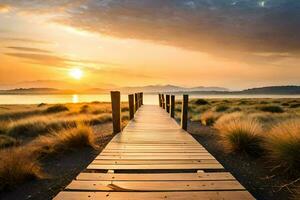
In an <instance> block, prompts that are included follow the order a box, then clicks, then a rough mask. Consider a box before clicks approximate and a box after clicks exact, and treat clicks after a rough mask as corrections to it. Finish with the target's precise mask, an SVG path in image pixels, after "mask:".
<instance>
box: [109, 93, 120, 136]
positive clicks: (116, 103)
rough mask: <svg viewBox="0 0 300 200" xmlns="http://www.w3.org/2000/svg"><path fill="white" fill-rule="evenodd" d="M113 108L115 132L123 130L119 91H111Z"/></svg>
mask: <svg viewBox="0 0 300 200" xmlns="http://www.w3.org/2000/svg"><path fill="white" fill-rule="evenodd" d="M110 95H111V108H112V120H113V133H114V134H117V133H119V132H121V93H120V92H119V91H111V92H110Z"/></svg>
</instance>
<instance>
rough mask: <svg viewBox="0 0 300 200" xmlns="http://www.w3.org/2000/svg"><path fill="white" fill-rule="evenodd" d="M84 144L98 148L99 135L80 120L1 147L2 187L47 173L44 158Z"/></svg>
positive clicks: (1, 188) (9, 187) (84, 145)
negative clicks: (75, 124) (42, 162)
mask: <svg viewBox="0 0 300 200" xmlns="http://www.w3.org/2000/svg"><path fill="white" fill-rule="evenodd" d="M83 147H91V148H96V142H95V137H94V133H93V130H92V128H91V127H90V126H87V125H84V124H78V125H77V126H76V127H75V128H67V129H63V130H60V131H57V132H52V133H51V134H48V135H45V136H40V137H38V138H37V139H35V140H33V141H32V142H30V143H28V144H26V145H23V146H21V147H13V148H8V149H4V150H1V151H0V190H5V189H13V188H14V187H15V186H16V185H18V184H21V183H23V182H26V181H28V180H32V179H39V178H43V177H45V176H46V175H45V174H44V173H43V170H42V167H41V165H40V162H39V160H40V159H42V158H45V157H47V156H49V155H53V154H58V153H63V152H66V151H70V150H78V149H80V148H83Z"/></svg>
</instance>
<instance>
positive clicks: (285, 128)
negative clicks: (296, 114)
mask: <svg viewBox="0 0 300 200" xmlns="http://www.w3.org/2000/svg"><path fill="white" fill-rule="evenodd" d="M265 148H266V149H267V150H268V157H269V158H270V160H271V161H272V162H273V163H274V165H275V167H276V168H279V169H280V170H281V171H285V172H288V173H290V174H298V175H299V172H300V119H297V120H295V119H294V120H287V121H285V122H282V123H279V124H277V125H276V126H274V127H273V128H272V129H271V130H270V132H269V134H268V138H267V139H266V141H265Z"/></svg>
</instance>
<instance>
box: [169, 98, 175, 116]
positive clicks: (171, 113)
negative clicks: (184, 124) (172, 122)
mask: <svg viewBox="0 0 300 200" xmlns="http://www.w3.org/2000/svg"><path fill="white" fill-rule="evenodd" d="M170 116H171V117H172V118H174V117H175V95H171V102H170Z"/></svg>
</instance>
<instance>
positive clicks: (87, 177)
mask: <svg viewBox="0 0 300 200" xmlns="http://www.w3.org/2000/svg"><path fill="white" fill-rule="evenodd" d="M76 180H81V181H91V180H93V181H113V180H115V181H213V180H215V181H225V180H235V179H234V177H233V176H232V175H231V174H230V173H228V172H219V173H162V174H107V173H81V174H79V175H78V176H77V178H76Z"/></svg>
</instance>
